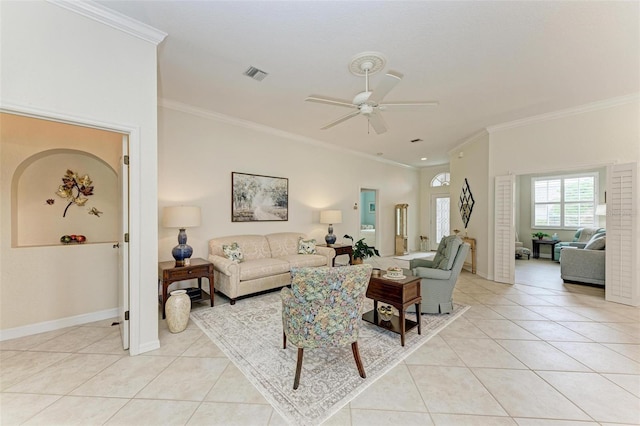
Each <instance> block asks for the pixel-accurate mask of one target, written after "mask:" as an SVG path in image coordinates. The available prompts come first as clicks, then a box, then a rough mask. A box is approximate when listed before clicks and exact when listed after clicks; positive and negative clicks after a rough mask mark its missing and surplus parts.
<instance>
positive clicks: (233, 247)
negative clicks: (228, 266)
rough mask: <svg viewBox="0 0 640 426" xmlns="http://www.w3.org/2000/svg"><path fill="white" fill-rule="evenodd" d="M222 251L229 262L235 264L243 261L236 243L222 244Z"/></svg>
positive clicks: (240, 250)
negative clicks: (234, 262)
mask: <svg viewBox="0 0 640 426" xmlns="http://www.w3.org/2000/svg"><path fill="white" fill-rule="evenodd" d="M222 251H223V252H224V255H225V256H226V258H227V259H229V260H233V261H236V262H242V261H243V260H244V256H243V254H242V249H241V248H240V246H239V245H238V243H236V242H234V243H231V244H223V245H222Z"/></svg>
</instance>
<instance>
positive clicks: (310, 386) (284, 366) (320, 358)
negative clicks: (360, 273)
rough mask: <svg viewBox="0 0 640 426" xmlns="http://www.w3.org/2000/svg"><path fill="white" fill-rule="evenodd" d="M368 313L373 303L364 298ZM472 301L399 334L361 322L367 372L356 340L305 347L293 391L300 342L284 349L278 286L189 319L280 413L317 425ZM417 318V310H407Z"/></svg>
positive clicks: (426, 317) (425, 317) (360, 342)
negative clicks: (354, 350)
mask: <svg viewBox="0 0 640 426" xmlns="http://www.w3.org/2000/svg"><path fill="white" fill-rule="evenodd" d="M366 303H367V304H366V306H365V312H366V311H367V310H370V309H373V302H372V301H371V300H367V301H366ZM468 308H469V307H468V306H464V305H459V304H455V310H454V312H453V313H452V314H443V315H422V316H421V317H422V335H418V331H417V328H414V329H412V330H410V331H409V332H407V334H406V335H405V346H404V347H402V346H400V335H398V334H395V333H392V332H390V331H387V330H384V329H382V328H380V327H376V326H374V325H372V324H369V323H367V322H364V321H363V322H362V324H361V327H360V337H359V339H358V347H359V349H360V357H361V358H362V362H363V364H364V368H365V371H366V373H367V378H366V379H362V378H361V377H360V376H359V375H358V370H357V368H356V363H355V361H354V359H353V353H352V352H351V346H347V347H344V348H332V349H307V350H305V352H304V362H303V364H302V374H301V376H300V387H299V388H298V389H297V390H295V391H294V390H293V378H294V376H295V369H296V359H297V348H296V347H295V346H293V345H292V344H288V345H287V349H286V350H285V349H282V314H281V312H282V305H281V301H280V293H279V292H274V293H269V294H265V295H262V296H257V297H252V298H248V299H244V300H239V301H238V302H237V303H236V304H235V305H233V306H231V305H228V304H226V305H220V306H216V307H214V308H206V309H199V310H195V311H193V312H192V313H191V319H192V320H193V321H194V322H195V323H196V324H197V325H198V326H199V327H200V328H201V329H202V330H203V331H204V333H205V334H207V336H209V338H211V340H212V341H213V342H214V343H215V344H216V345H218V347H219V348H220V349H221V350H222V351H223V352H224V353H225V354H226V355H227V356H228V357H229V359H231V360H232V361H233V363H234V364H235V365H236V366H237V367H238V368H239V369H240V370H241V371H242V372H243V373H244V375H245V376H246V377H247V378H248V379H249V381H250V382H251V383H253V385H254V386H255V387H256V388H257V389H258V390H259V391H260V392H261V393H262V395H263V396H264V397H265V398H266V399H267V401H269V403H271V405H272V406H273V407H274V408H275V409H276V410H277V411H278V413H280V415H281V416H282V417H283V418H284V419H286V420H287V421H288V422H289V423H291V424H293V425H318V424H320V423H322V422H323V421H325V420H326V419H328V418H329V417H330V416H332V415H333V414H335V413H336V412H337V411H338V410H339V409H341V408H342V407H344V406H345V405H346V404H347V403H348V402H349V401H351V400H352V399H353V398H355V397H356V396H357V395H358V394H359V393H361V392H362V391H363V390H364V389H366V388H367V387H368V386H369V385H371V384H372V383H373V382H375V381H376V380H377V379H378V378H380V377H382V376H383V375H384V374H385V373H387V372H388V371H389V370H391V369H392V368H393V367H395V366H396V365H398V364H399V363H400V362H401V361H402V360H403V359H405V358H406V357H407V356H408V355H409V354H411V353H412V352H413V351H415V350H416V349H418V348H419V347H420V346H422V345H423V344H424V343H425V342H427V341H428V340H429V339H430V338H431V337H433V336H435V335H436V334H437V333H438V332H439V331H440V330H442V329H444V328H445V327H446V326H447V325H449V324H451V323H452V322H453V321H454V320H455V319H456V318H458V317H459V316H460V315H462V313H463V312H464V311H466V310H467V309H468ZM408 318H411V319H414V320H415V316H413V315H408Z"/></svg>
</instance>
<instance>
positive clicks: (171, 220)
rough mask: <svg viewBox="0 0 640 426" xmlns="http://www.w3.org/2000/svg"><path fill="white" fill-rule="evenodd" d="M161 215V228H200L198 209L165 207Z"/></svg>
mask: <svg viewBox="0 0 640 426" xmlns="http://www.w3.org/2000/svg"><path fill="white" fill-rule="evenodd" d="M162 213H163V214H162V226H164V227H165V228H192V227H194V226H200V219H201V215H200V207H193V206H171V207H165V208H164V210H163V212H162Z"/></svg>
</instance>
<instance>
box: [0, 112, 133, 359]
mask: <svg viewBox="0 0 640 426" xmlns="http://www.w3.org/2000/svg"><path fill="white" fill-rule="evenodd" d="M0 123H1V125H0V129H1V131H0V144H2V149H3V153H7V155H6V156H3V159H2V168H3V169H6V170H8V171H9V172H10V174H11V176H12V178H11V179H7V180H6V181H5V183H4V184H3V203H4V202H6V203H7V205H8V206H10V211H11V214H10V215H7V216H5V217H4V218H3V221H2V228H3V232H6V235H9V234H11V243H10V244H11V247H12V248H19V250H13V252H14V253H15V255H14V256H15V258H16V259H25V260H27V259H39V260H38V261H37V262H35V263H34V262H30V264H31V265H32V266H31V267H30V268H28V270H25V269H24V268H23V267H21V266H20V265H23V264H24V261H22V260H20V261H18V262H8V263H4V264H3V267H2V269H3V273H4V274H9V275H14V276H20V279H17V280H2V287H1V289H0V290H1V291H2V292H3V294H6V295H9V296H8V297H3V299H2V303H1V305H2V306H1V307H0V309H1V310H2V311H3V312H7V313H8V315H7V317H6V318H9V319H8V320H6V321H5V319H4V318H3V323H2V326H3V329H9V330H11V331H10V333H8V334H4V333H3V337H5V336H7V338H14V337H22V336H26V335H30V334H35V333H38V332H43V331H50V330H55V329H59V328H64V327H68V326H69V325H79V324H84V323H88V322H94V321H101V320H105V319H112V318H115V317H118V299H117V295H118V289H119V288H120V287H122V289H123V291H124V290H126V292H128V291H129V288H128V283H129V281H128V278H127V277H125V276H124V275H121V274H119V272H118V266H117V265H118V261H119V257H120V256H122V253H123V251H122V250H117V249H118V247H117V244H114V243H116V242H117V241H118V240H119V239H120V238H121V236H122V235H123V232H122V230H123V229H124V228H122V226H124V224H126V225H127V226H128V220H120V218H122V217H128V208H126V206H123V205H122V201H123V200H127V199H128V196H129V195H128V187H124V186H120V185H118V178H119V176H118V174H119V172H118V170H119V168H120V167H119V163H120V158H121V157H123V156H125V155H127V154H128V152H127V151H126V150H127V149H128V148H127V146H128V145H127V144H126V143H125V141H124V140H125V139H126V138H127V135H126V134H125V133H124V132H118V131H114V130H107V129H105V128H104V127H101V126H100V127H98V126H91V125H82V124H76V123H72V122H70V121H68V120H63V121H61V120H56V119H55V118H50V117H44V116H33V115H31V114H29V115H25V114H22V113H16V112H12V111H2V112H0ZM119 210H124V212H119ZM121 224H122V225H121ZM14 268H15V270H16V271H17V270H18V269H19V268H20V271H19V272H20V273H19V274H16V273H15V272H14ZM122 269H123V274H124V272H126V273H128V268H122ZM43 276H46V277H47V283H48V285H47V286H44V287H43V286H41V285H39V284H38V283H40V282H41V279H39V278H38V277H43ZM36 287H37V288H36ZM24 293H29V294H31V295H32V296H30V303H32V304H33V306H34V309H29V310H24V309H21V306H23V303H21V301H22V299H21V298H19V300H16V299H15V298H13V297H12V296H10V295H12V294H14V295H18V296H19V295H22V294H24ZM60 294H65V296H66V298H65V300H64V303H61V302H60V300H61V299H60V297H59V295H60ZM127 310H128V309H127ZM126 346H128V339H126V343H125V338H123V348H125V349H126Z"/></svg>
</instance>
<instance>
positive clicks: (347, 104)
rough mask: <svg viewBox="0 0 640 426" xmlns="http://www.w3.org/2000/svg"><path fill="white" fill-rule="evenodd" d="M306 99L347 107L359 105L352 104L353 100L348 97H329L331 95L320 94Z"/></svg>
mask: <svg viewBox="0 0 640 426" xmlns="http://www.w3.org/2000/svg"><path fill="white" fill-rule="evenodd" d="M305 101H307V102H317V103H319V104H327V105H336V106H342V107H347V108H357V107H358V106H357V105H354V104H352V103H351V101H348V100H346V99H337V98H329V97H326V96H318V95H311V96H307V98H306V99H305Z"/></svg>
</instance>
